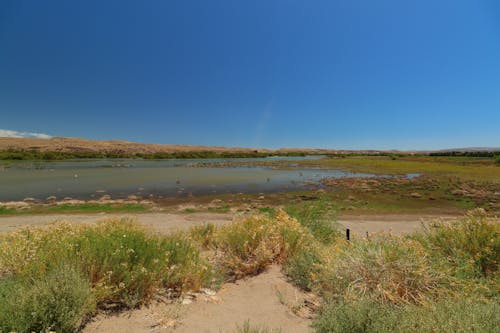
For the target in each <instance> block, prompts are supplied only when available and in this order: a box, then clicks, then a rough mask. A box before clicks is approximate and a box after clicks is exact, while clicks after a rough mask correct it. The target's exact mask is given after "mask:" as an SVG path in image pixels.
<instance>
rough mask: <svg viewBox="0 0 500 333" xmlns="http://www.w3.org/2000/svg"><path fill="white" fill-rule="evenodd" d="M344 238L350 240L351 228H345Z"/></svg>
mask: <svg viewBox="0 0 500 333" xmlns="http://www.w3.org/2000/svg"><path fill="white" fill-rule="evenodd" d="M345 238H346V239H347V240H351V230H349V229H346V230H345Z"/></svg>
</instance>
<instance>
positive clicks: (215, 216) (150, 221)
mask: <svg viewBox="0 0 500 333" xmlns="http://www.w3.org/2000/svg"><path fill="white" fill-rule="evenodd" d="M122 217H128V218H133V219H136V220H137V221H138V222H139V223H141V224H144V225H146V226H148V227H151V228H152V229H153V230H155V231H158V232H162V233H169V232H172V231H175V230H179V229H188V228H190V227H193V226H195V225H200V224H205V223H213V224H216V225H218V224H224V223H229V222H231V221H232V220H233V215H231V214H220V213H191V214H186V213H144V214H103V213H101V214H56V215H17V216H2V217H0V232H5V231H11V230H15V229H17V228H20V227H27V226H41V225H46V224H48V223H51V222H54V221H68V222H71V223H92V222H97V221H100V220H104V219H109V218H122Z"/></svg>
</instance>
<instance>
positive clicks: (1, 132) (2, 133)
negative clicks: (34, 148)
mask: <svg viewBox="0 0 500 333" xmlns="http://www.w3.org/2000/svg"><path fill="white" fill-rule="evenodd" d="M0 137H7V138H36V139H50V138H51V136H50V135H48V134H44V133H31V132H18V131H12V130H6V129H0Z"/></svg>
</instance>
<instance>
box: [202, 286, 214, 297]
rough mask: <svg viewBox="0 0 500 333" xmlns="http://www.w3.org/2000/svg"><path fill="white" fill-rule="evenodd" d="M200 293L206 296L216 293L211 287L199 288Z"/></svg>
mask: <svg viewBox="0 0 500 333" xmlns="http://www.w3.org/2000/svg"><path fill="white" fill-rule="evenodd" d="M200 291H201V292H202V293H204V294H205V295H207V296H215V295H216V294H217V293H216V292H215V291H214V290H212V289H207V288H203V289H201V290H200Z"/></svg>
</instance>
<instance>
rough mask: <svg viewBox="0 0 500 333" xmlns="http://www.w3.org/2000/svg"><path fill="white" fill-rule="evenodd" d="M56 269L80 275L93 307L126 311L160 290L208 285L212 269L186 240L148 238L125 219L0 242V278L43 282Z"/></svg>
mask: <svg viewBox="0 0 500 333" xmlns="http://www.w3.org/2000/svg"><path fill="white" fill-rule="evenodd" d="M61 265H63V266H71V267H74V268H75V269H76V270H78V271H80V272H81V273H82V274H83V276H84V277H85V278H86V279H88V280H89V281H90V283H91V285H92V289H93V291H94V294H95V295H96V299H97V301H98V302H99V303H109V302H112V303H117V304H119V305H123V306H129V307H131V306H135V305H137V304H141V303H144V302H147V301H148V300H149V299H150V298H151V297H152V296H153V295H154V294H155V293H156V292H157V291H158V290H160V289H167V288H171V289H174V290H177V291H181V290H183V289H198V288H200V287H201V286H203V285H206V284H208V283H209V282H210V279H211V271H212V269H211V267H210V265H209V264H208V263H207V262H205V261H204V260H203V259H202V258H201V257H200V253H199V250H198V249H196V248H195V247H194V246H192V245H191V243H190V241H189V240H187V239H186V238H184V237H182V236H180V235H172V236H159V235H153V234H152V233H149V232H147V230H145V229H144V228H143V227H141V226H139V225H138V224H137V223H134V222H133V221H130V220H126V219H122V220H108V221H105V222H103V223H98V224H95V225H70V224H67V223H57V224H54V225H51V226H49V227H45V228H31V229H30V228H28V229H23V230H19V231H16V232H13V233H10V234H7V235H5V236H3V237H2V239H0V272H2V274H4V275H6V274H8V275H13V276H17V277H26V278H28V277H29V278H31V279H43V278H44V276H45V275H46V274H47V272H49V271H50V270H51V269H52V268H53V267H58V266H61Z"/></svg>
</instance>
